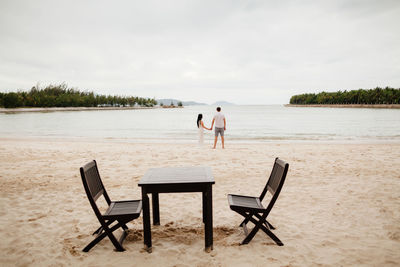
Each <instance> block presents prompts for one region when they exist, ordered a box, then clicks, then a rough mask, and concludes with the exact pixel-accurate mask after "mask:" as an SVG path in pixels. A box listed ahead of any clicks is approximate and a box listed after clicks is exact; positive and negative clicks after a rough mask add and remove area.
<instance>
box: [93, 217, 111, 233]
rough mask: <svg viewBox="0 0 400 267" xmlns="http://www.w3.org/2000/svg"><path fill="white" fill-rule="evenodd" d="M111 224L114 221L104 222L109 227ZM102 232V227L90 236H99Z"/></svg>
mask: <svg viewBox="0 0 400 267" xmlns="http://www.w3.org/2000/svg"><path fill="white" fill-rule="evenodd" d="M113 222H115V220H108V221H107V222H106V224H107V225H110V224H112V223H113ZM102 231H103V226H100V227H99V228H97V230H96V231H94V232H93V234H92V235H98V234H100V233H101V232H102Z"/></svg>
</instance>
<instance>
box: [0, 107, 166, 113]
mask: <svg viewBox="0 0 400 267" xmlns="http://www.w3.org/2000/svg"><path fill="white" fill-rule="evenodd" d="M156 108H159V107H51V108H0V113H20V112H55V111H92V110H130V109H156Z"/></svg>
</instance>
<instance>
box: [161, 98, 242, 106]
mask: <svg viewBox="0 0 400 267" xmlns="http://www.w3.org/2000/svg"><path fill="white" fill-rule="evenodd" d="M156 101H157V104H158V105H163V106H165V105H174V106H177V105H179V103H181V104H182V105H183V106H205V105H208V104H206V103H199V102H195V101H181V100H178V99H172V98H164V99H156ZM233 105H236V104H233V103H230V102H226V101H217V102H215V103H213V104H211V106H233Z"/></svg>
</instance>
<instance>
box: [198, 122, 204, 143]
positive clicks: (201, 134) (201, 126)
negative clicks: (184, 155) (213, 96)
mask: <svg viewBox="0 0 400 267" xmlns="http://www.w3.org/2000/svg"><path fill="white" fill-rule="evenodd" d="M202 124H203V121H199V130H198V131H199V145H200V146H202V145H203V144H204V129H203V125H202Z"/></svg>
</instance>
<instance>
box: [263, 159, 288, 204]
mask: <svg viewBox="0 0 400 267" xmlns="http://www.w3.org/2000/svg"><path fill="white" fill-rule="evenodd" d="M288 169H289V164H288V163H286V162H284V161H283V160H281V159H279V158H276V159H275V163H274V166H273V168H272V171H271V175H270V176H269V179H268V182H267V185H266V186H265V188H264V190H263V191H262V193H261V195H260V200H261V201H262V200H263V199H264V197H265V195H266V194H267V192H270V193H271V195H272V198H271V201H270V203H269V205H268V208H267V211H268V212H269V211H270V210H271V209H272V207H273V206H274V204H275V201H276V199H277V198H278V196H279V193H280V192H281V189H282V186H283V183H284V182H285V178H286V174H287V172H288Z"/></svg>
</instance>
